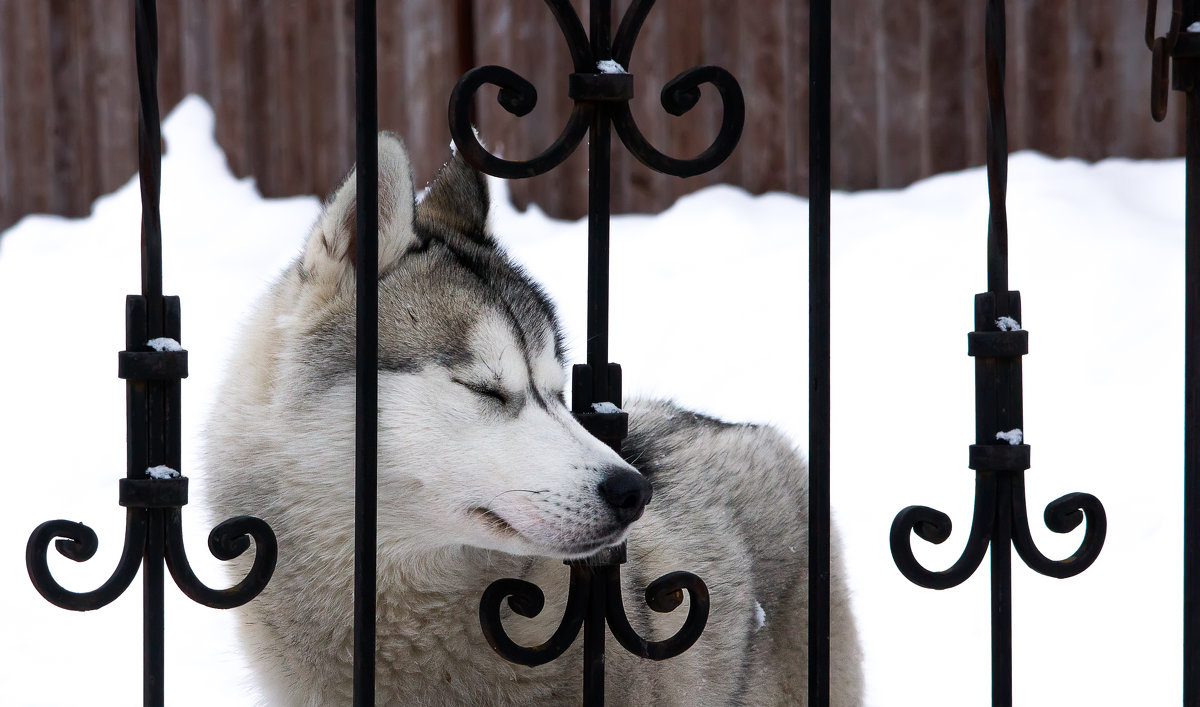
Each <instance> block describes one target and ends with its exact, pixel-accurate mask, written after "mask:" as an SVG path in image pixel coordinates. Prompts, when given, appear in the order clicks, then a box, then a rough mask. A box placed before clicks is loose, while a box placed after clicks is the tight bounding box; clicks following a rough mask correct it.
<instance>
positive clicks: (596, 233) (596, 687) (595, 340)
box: [583, 0, 622, 707]
mask: <svg viewBox="0 0 1200 707" xmlns="http://www.w3.org/2000/svg"><path fill="white" fill-rule="evenodd" d="M589 25H590V27H589V29H590V32H589V35H590V39H591V44H592V54H593V56H594V57H595V58H596V61H602V60H604V59H611V58H612V2H611V0H591V4H590V6H589ZM611 148H612V117H611V115H610V113H609V111H608V108H607V107H606V106H603V105H600V106H597V108H596V111H595V112H594V113H593V114H592V123H591V126H590V127H589V129H588V293H587V303H588V304H587V362H588V366H589V367H590V368H591V373H592V396H591V400H590V401H588V402H589V404H590V403H598V402H611V403H614V404H616V405H621V402H622V401H621V400H620V399H619V398H617V399H614V398H613V392H612V390H611V389H610V381H609V375H608V373H609V370H608V269H609V268H608V266H609V212H610V210H611V203H610V191H609V181H610V175H609V165H610V155H611ZM610 571H612V569H611V568H609V567H606V566H604V565H603V564H598V565H597V566H595V567H592V568H591V570H590V571H589V572H588V603H587V614H586V615H585V617H584V622H583V704H584V707H602V706H603V705H604V639H605V635H604V634H605V633H606V632H607V631H608V622H607V618H606V610H607V606H608V601H607V596H606V591H607V588H606V586H605V585H606V582H605V579H606V576H605V574H606V573H607V572H610Z"/></svg>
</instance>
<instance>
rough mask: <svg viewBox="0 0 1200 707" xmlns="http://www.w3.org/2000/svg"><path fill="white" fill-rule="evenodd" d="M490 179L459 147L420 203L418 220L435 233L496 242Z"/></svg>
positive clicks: (490, 242)
mask: <svg viewBox="0 0 1200 707" xmlns="http://www.w3.org/2000/svg"><path fill="white" fill-rule="evenodd" d="M487 217H488V187H487V180H486V179H485V178H484V176H483V175H482V174H480V173H479V171H478V170H476V169H475V168H474V167H472V166H471V165H470V164H468V163H467V161H466V160H465V159H463V156H462V153H461V152H458V151H455V153H454V156H453V157H451V158H450V161H449V162H447V163H446V164H444V165H442V168H441V169H440V170H438V173H437V177H435V178H434V180H433V184H430V185H429V191H428V192H426V194H425V198H424V199H422V200H421V203H420V204H418V205H417V224H418V225H419V226H420V227H421V229H422V230H425V231H429V232H431V233H433V234H444V233H446V232H450V233H457V234H459V235H462V236H465V237H467V238H470V239H471V240H473V241H475V242H477V243H480V244H483V245H492V243H493V242H492V239H491V236H489V235H488V232H487Z"/></svg>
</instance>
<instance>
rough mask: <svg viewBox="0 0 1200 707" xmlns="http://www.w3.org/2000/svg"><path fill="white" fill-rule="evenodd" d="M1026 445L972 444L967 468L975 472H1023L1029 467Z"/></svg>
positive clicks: (1027, 446) (1027, 447)
mask: <svg viewBox="0 0 1200 707" xmlns="http://www.w3.org/2000/svg"><path fill="white" fill-rule="evenodd" d="M1029 458H1030V455H1029V445H1028V444H972V445H971V451H970V456H969V459H968V461H967V468H969V469H974V470H976V471H1025V470H1026V469H1028V468H1029V467H1030V463H1029Z"/></svg>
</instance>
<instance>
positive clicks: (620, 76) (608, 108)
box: [449, 0, 745, 705]
mask: <svg viewBox="0 0 1200 707" xmlns="http://www.w3.org/2000/svg"><path fill="white" fill-rule="evenodd" d="M545 2H546V6H547V7H548V8H549V10H550V12H551V14H552V15H553V16H554V19H555V21H556V22H557V23H558V26H559V28H560V29H561V30H562V32H563V35H564V37H565V38H566V42H567V49H568V52H569V54H570V56H571V62H572V66H573V70H574V73H571V74H570V75H569V76H568V92H567V93H568V96H569V97H570V98H571V99H572V100H573V101H574V107H573V109H572V112H571V115H570V117H569V118H568V119H567V124H566V125H565V126H564V128H563V130H562V132H561V133H560V134H559V136H558V137H557V138H556V139H555V140H554V142H553V143H551V145H550V146H549V147H547V148H546V149H545V150H544V151H542V152H541V153H540V154H538V155H536V156H535V157H533V158H532V159H528V160H523V161H515V160H507V159H503V158H500V157H498V156H496V155H494V154H492V153H490V152H488V151H487V149H486V148H485V147H484V146H483V144H482V143H481V142H480V141H479V138H478V136H477V135H476V134H475V132H474V129H473V126H472V123H471V107H472V104H473V102H474V98H475V95H476V93H477V92H478V91H479V89H480V88H482V87H483V86H484V85H493V86H496V87H498V88H499V92H498V95H497V101H498V102H499V104H500V106H501V107H502V108H503V109H504V110H506V111H507V112H509V113H511V114H512V115H515V116H517V117H521V116H524V115H527V114H528V113H529V112H530V111H532V110H533V108H534V107H535V106H536V104H537V90H536V89H535V88H534V86H533V84H531V83H530V82H529V81H527V80H526V79H524V78H523V77H521V76H520V75H519V74H517V73H515V72H513V71H511V70H509V69H507V68H504V67H501V66H482V67H478V68H475V69H472V70H470V71H468V72H467V73H465V74H464V75H463V76H462V77H461V78H460V79H459V81H458V83H457V84H456V85H455V87H454V90H453V91H452V93H451V96H450V104H449V124H450V134H451V136H452V137H453V139H454V142H455V145H456V147H457V149H458V150H459V151H460V152H461V153H462V155H463V157H464V158H465V159H466V160H467V161H468V162H470V163H471V164H472V165H473V166H474V167H475V168H477V169H479V170H480V171H482V172H484V173H487V174H491V175H493V176H497V177H503V178H508V179H513V178H523V177H533V176H536V175H539V174H543V173H545V172H548V171H549V170H551V169H553V168H554V167H556V166H557V165H559V164H561V163H562V162H563V160H565V159H566V158H567V157H568V156H569V155H570V154H571V153H572V152H574V150H575V149H576V148H577V147H578V146H579V144H580V142H581V141H582V140H583V137H584V135H585V134H588V133H589V131H590V132H591V136H592V140H593V142H592V144H591V145H590V149H589V246H588V247H589V261H588V270H589V275H588V312H589V314H588V342H589V344H588V356H587V359H588V363H587V364H586V365H577V366H575V369H574V371H573V374H574V383H573V385H572V389H573V393H572V396H573V401H572V406H571V407H572V410H573V411H574V413H575V416H576V419H578V420H579V422H580V423H581V424H582V425H583V426H584V427H585V428H586V429H587V430H588V431H589V432H591V433H592V434H593V435H595V436H597V437H599V438H600V439H601V440H603V441H605V442H606V443H608V444H609V445H610V446H611V447H612V448H613V449H614V450H616V451H618V452H619V451H620V443H621V440H622V439H624V437H625V434H626V432H627V425H628V416H627V414H626V413H625V412H616V413H612V412H600V411H595V409H594V408H593V405H594V404H595V403H601V402H610V403H613V404H615V405H616V406H617V407H618V408H619V407H620V402H621V394H620V367H619V366H617V365H616V364H613V363H609V362H608V360H607V340H608V335H607V287H608V286H607V280H608V273H607V252H608V217H609V204H608V199H609V193H608V171H609V164H608V159H609V145H610V137H609V130H610V126H611V128H613V129H615V130H616V132H617V135H618V136H619V137H620V138H621V141H622V142H623V143H624V144H625V146H626V148H627V149H628V150H629V151H630V152H631V153H632V154H633V155H634V156H635V157H636V158H637V159H638V160H639V161H640V162H642V163H643V164H644V165H646V166H647V167H649V168H650V169H653V170H656V171H658V172H663V173H666V174H670V175H673V176H679V177H690V176H694V175H697V174H702V173H704V172H707V171H709V170H711V169H713V168H715V167H716V166H718V165H719V164H721V163H722V162H723V161H724V160H725V159H726V158H728V157H729V155H730V154H731V153H732V152H733V149H734V147H736V145H737V142H738V139H739V138H740V136H741V132H742V128H743V126H744V124H745V100H744V98H743V96H742V91H741V88H740V87H739V86H738V83H737V81H736V80H735V79H734V78H733V76H732V75H731V74H730V73H729V72H728V71H726V70H725V69H722V68H720V67H716V66H701V67H695V68H692V69H689V70H687V71H684V72H682V73H681V74H679V75H678V76H676V77H675V78H674V79H672V80H671V81H669V82H667V84H666V85H665V86H664V87H663V89H662V93H661V103H662V105H663V107H664V108H665V109H666V110H667V111H668V112H669V113H671V114H672V115H676V116H680V115H683V114H684V113H686V112H688V111H689V110H691V109H692V108H693V107H694V106H695V105H696V104H697V102H698V101H699V99H700V88H701V86H702V85H704V84H710V85H712V86H714V87H715V88H716V89H717V91H718V93H719V94H720V96H721V101H722V104H723V113H722V118H721V127H720V129H719V130H718V133H717V136H716V138H715V139H714V141H713V143H712V144H711V145H710V146H709V147H708V148H706V149H705V150H703V151H702V152H701V153H700V154H699V155H696V156H695V157H692V158H688V159H679V158H675V157H670V156H668V155H665V154H663V153H662V152H660V151H659V150H657V149H656V148H654V147H653V146H652V145H651V144H650V143H649V142H648V141H647V140H646V138H645V137H644V136H643V135H642V133H641V131H640V130H639V129H638V127H637V123H636V122H635V120H634V118H633V114H632V112H631V111H630V107H629V100H630V99H631V98H633V76H632V75H631V74H629V73H628V70H627V69H628V67H629V62H630V58H631V56H632V53H633V45H634V42H635V41H636V39H637V35H638V32H639V31H640V30H641V27H642V24H643V22H644V21H645V18H646V16H647V14H648V13H649V12H650V10H651V8H652V7H653V6H654V0H634V2H633V3H632V4H631V5H630V6H629V9H628V10H627V11H626V13H625V15H624V17H623V18H622V19H621V22H620V25H619V27H618V28H617V31H616V33H615V35H613V39H612V41H611V43H610V41H609V37H610V29H611V17H610V13H611V3H610V2H609V0H593V1H592V2H591V5H590V11H591V18H590V19H591V36H590V37H589V36H588V33H587V32H586V31H585V30H584V26H583V23H582V21H581V20H580V18H579V16H578V15H577V14H576V13H575V10H574V8H573V7H572V6H571V3H570V2H569V1H568V0H545ZM613 63H615V66H614V65H613ZM593 255H598V256H599V257H598V260H596V261H594V260H593ZM594 265H595V266H596V267H595V268H593V266H594ZM624 562H625V546H624V545H623V544H622V545H620V546H617V547H613V548H609V549H607V550H604V551H601V552H600V553H598V554H596V555H594V556H592V557H590V558H588V559H586V560H578V561H568V562H567V563H566V564H567V565H568V566H569V567H570V572H571V575H570V587H569V590H568V595H567V605H566V609H565V612H564V615H563V618H562V621H561V622H560V624H559V626H558V628H557V629H556V630H555V631H554V633H553V634H552V635H551V636H550V638H548V639H547V640H546V641H545V642H544V643H542V644H540V645H537V646H531V647H526V646H521V645H519V644H517V643H516V642H515V641H513V640H512V639H511V638H510V637H509V636H508V634H507V633H506V632H505V630H504V627H503V625H502V623H501V620H500V615H501V608H502V604H503V602H504V600H505V599H506V598H507V600H508V606H509V608H511V609H512V610H513V612H515V613H517V614H519V615H521V616H524V617H527V618H532V617H535V616H537V615H538V614H539V613H540V612H541V610H542V608H543V607H544V605H545V595H544V594H543V592H542V590H541V589H540V588H539V587H537V586H536V585H534V584H531V583H529V582H526V581H523V580H519V579H501V580H498V581H496V582H494V583H492V584H491V585H490V586H489V587H488V588H487V589H486V590H485V592H484V594H483V597H482V598H481V600H480V604H479V620H480V625H481V627H482V629H483V633H484V636H485V638H486V639H487V641H488V643H489V644H490V645H491V646H492V648H493V649H494V650H495V651H496V652H497V653H499V654H500V655H501V656H503V657H504V658H506V659H507V660H509V661H511V662H514V663H518V664H522V665H529V666H534V665H542V664H545V663H548V662H550V661H552V660H554V659H555V658H557V657H559V656H560V655H562V654H563V653H564V652H565V651H566V650H567V648H568V647H570V646H571V644H572V643H574V641H575V639H576V638H577V636H578V635H579V633H580V630H581V629H583V633H584V664H585V667H584V695H585V697H584V699H585V704H588V705H593V704H603V695H604V688H603V666H604V661H603V646H604V639H603V633H604V626H605V624H607V625H608V628H609V629H610V630H611V632H612V634H613V636H614V637H615V638H616V639H617V641H618V642H619V643H620V644H621V646H622V647H624V648H625V649H626V650H628V651H630V652H631V653H634V654H635V655H639V656H641V657H643V658H648V659H651V660H666V659H669V658H672V657H675V656H677V655H679V654H681V653H683V652H684V651H686V650H688V649H689V648H690V647H691V646H692V645H693V644H694V643H695V642H696V641H697V640H698V639H699V637H700V634H701V633H702V631H703V630H704V626H705V624H706V623H707V621H708V610H709V598H708V588H707V587H706V586H705V584H704V582H703V580H701V579H700V578H699V577H697V576H696V575H694V574H692V573H690V572H672V573H669V574H667V575H664V576H663V577H660V578H659V579H657V580H655V581H653V582H651V583H650V585H649V586H648V587H647V589H646V594H645V600H646V603H647V605H648V606H649V607H650V608H651V609H652V610H653V611H656V612H659V613H667V612H671V611H674V610H675V609H677V608H678V607H679V606H681V605H682V603H683V599H684V592H687V594H688V598H689V605H688V614H687V617H686V618H685V620H684V623H683V625H682V626H681V627H680V629H679V630H678V631H677V632H676V633H675V635H673V636H671V637H670V638H667V639H665V640H662V641H647V640H645V639H644V638H642V637H641V636H639V635H638V634H637V632H636V631H635V630H634V629H633V627H632V626H631V625H630V624H629V620H628V618H627V616H626V614H625V608H624V606H623V604H622V600H621V593H620V567H621V564H623V563H624Z"/></svg>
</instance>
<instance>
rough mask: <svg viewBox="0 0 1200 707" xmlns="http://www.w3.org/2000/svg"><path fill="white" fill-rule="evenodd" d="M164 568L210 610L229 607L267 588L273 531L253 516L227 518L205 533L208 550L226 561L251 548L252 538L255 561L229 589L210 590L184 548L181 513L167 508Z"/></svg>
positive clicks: (273, 552) (271, 567) (273, 554)
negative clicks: (197, 575)
mask: <svg viewBox="0 0 1200 707" xmlns="http://www.w3.org/2000/svg"><path fill="white" fill-rule="evenodd" d="M166 513H167V551H166V562H167V569H169V570H170V571H171V576H172V577H173V578H174V579H175V584H177V585H179V588H180V589H181V590H182V591H183V593H184V594H186V595H187V596H188V597H189V598H190V599H191V600H192V601H194V602H196V603H198V604H203V605H204V606H207V607H211V608H213V609H232V608H234V607H238V606H241V605H242V604H245V603H247V602H248V601H250V600H251V599H253V598H254V597H256V596H258V594H259V592H261V591H262V590H263V589H265V588H266V586H267V582H269V581H270V579H271V575H272V574H273V573H274V572H275V562H276V561H277V560H278V558H279V547H278V545H277V544H276V542H275V532H274V531H272V530H271V526H269V525H267V523H266V521H264V520H262V519H261V518H255V517H253V516H236V517H234V518H230V519H229V520H226V521H224V522H222V523H219V524H218V525H217V527H215V528H213V529H212V531H211V532H209V534H208V550H209V552H211V553H212V555H213V557H216V558H217V559H218V560H225V561H229V560H232V559H234V558H236V557H239V556H240V555H241V554H242V553H244V552H245V551H246V550H248V549H249V548H250V539H251V538H253V539H254V564H253V565H251V567H250V571H249V572H247V573H246V576H245V577H244V578H243V579H242V581H240V582H238V583H237V584H235V585H234V586H232V587H229V588H228V589H212V588H211V587H208V586H206V585H205V584H204V583H203V582H201V581H200V580H199V579H198V578H197V577H196V573H195V572H193V571H192V567H191V565H190V564H189V563H188V559H187V553H186V552H185V551H184V549H183V515H182V514H181V513H180V512H179V509H178V508H171V509H167V511H166Z"/></svg>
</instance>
